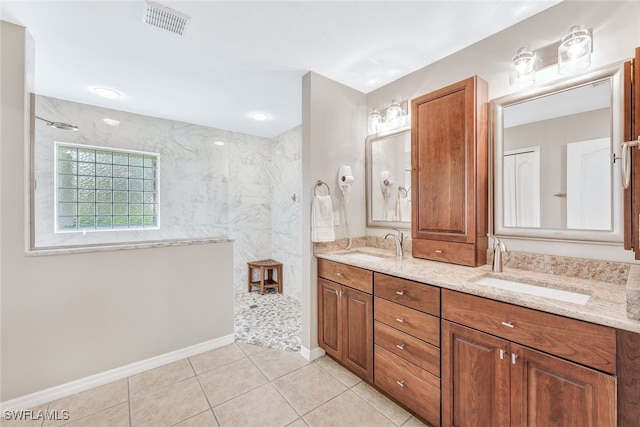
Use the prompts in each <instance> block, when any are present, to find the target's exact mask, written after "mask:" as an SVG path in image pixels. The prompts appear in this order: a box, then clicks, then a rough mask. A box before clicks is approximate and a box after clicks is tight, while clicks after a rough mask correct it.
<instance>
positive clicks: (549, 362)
mask: <svg viewBox="0 0 640 427" xmlns="http://www.w3.org/2000/svg"><path fill="white" fill-rule="evenodd" d="M369 252H370V255H368V256H362V255H360V254H358V255H359V256H356V255H353V251H352V252H347V251H341V252H340V251H339V252H333V253H327V254H317V257H318V258H320V259H319V260H318V264H319V268H318V272H319V273H318V274H319V278H318V284H319V286H318V289H319V290H318V292H319V310H320V316H319V335H320V337H322V338H321V339H320V346H321V347H322V348H324V349H325V350H326V351H327V353H328V354H329V355H330V356H332V357H333V358H334V359H336V360H337V361H338V362H341V363H342V364H343V365H344V366H346V367H347V368H349V369H350V370H351V371H352V372H354V373H355V374H356V375H358V376H360V377H361V378H363V379H364V380H365V381H367V382H369V383H370V384H372V385H374V386H375V387H376V388H377V389H378V390H380V391H382V392H383V393H384V394H386V395H387V396H389V397H391V398H392V399H393V400H395V401H396V402H398V403H399V404H401V405H402V406H404V407H405V408H407V409H408V410H410V411H411V412H412V413H414V414H415V415H417V416H418V417H420V418H421V419H422V420H424V421H426V422H428V423H429V424H431V425H434V426H440V425H442V426H469V425H491V426H507V425H514V426H516V425H517V426H524V425H538V426H541V425H591V426H636V425H637V422H638V421H639V420H640V400H638V394H637V393H638V391H637V390H636V388H637V386H634V384H637V381H640V378H639V374H638V371H637V366H639V365H640V354H639V353H638V350H639V349H640V321H638V320H634V319H630V318H628V317H627V313H626V309H625V307H626V293H625V289H626V287H625V286H624V285H620V284H614V283H607V282H605V281H600V280H586V279H578V278H575V277H563V276H554V275H551V274H546V273H537V272H533V271H526V270H515V269H511V268H505V272H504V273H502V274H501V275H498V274H495V273H491V271H490V267H489V266H482V267H478V268H470V267H465V266H457V265H452V264H444V263H439V262H433V261H428V260H421V259H416V258H411V257H404V258H401V259H400V258H396V257H391V256H389V254H388V251H387V252H383V251H381V250H379V249H378V250H375V249H373V250H370V251H369ZM632 268H635V267H632ZM487 277H504V278H508V279H511V280H512V281H519V282H522V283H524V284H528V286H535V287H539V288H544V289H546V290H544V289H543V291H542V293H540V295H534V294H532V293H528V294H525V293H521V292H518V291H515V290H514V291H510V290H504V289H499V288H497V287H493V286H488V285H486V284H483V282H482V279H483V278H487ZM498 280H500V279H498ZM363 287H364V288H363ZM331 289H334V290H331ZM362 289H365V291H363V290H362ZM525 290H526V289H525ZM549 290H552V291H560V292H561V293H560V294H557V295H555V294H553V293H548V294H547V293H545V292H549ZM336 291H337V292H336ZM526 291H527V292H529V290H526ZM341 292H342V293H341ZM353 292H356V295H360V294H359V293H362V294H364V295H362V296H363V300H362V301H356V302H353V301H350V300H353V297H349V294H350V293H353ZM562 292H565V293H566V295H565V294H562ZM327 294H328V295H329V297H327V296H326V295H327ZM580 295H583V296H585V297H587V299H586V300H585V299H581V298H580ZM345 297H347V298H345ZM340 298H343V300H342V301H336V302H331V303H330V304H327V300H328V299H329V300H331V301H333V300H334V299H335V300H339V299H340ZM566 298H569V299H572V298H576V301H579V303H575V302H569V301H567V300H566ZM339 312H341V313H342V314H341V315H337V317H338V318H340V321H341V322H342V323H343V326H342V328H343V329H342V330H343V331H346V332H342V333H343V334H346V336H348V338H347V337H346V336H344V335H343V338H342V341H341V342H343V343H344V346H343V347H342V352H341V355H340V356H338V357H336V356H335V354H336V353H335V351H334V347H335V345H333V344H332V343H331V342H330V341H333V342H335V338H333V337H337V336H339V333H340V332H339V331H340V330H341V329H340V327H336V326H333V325H334V316H333V314H332V313H339ZM327 331H335V332H331V333H328V332H327ZM329 336H330V337H332V338H330V339H329V338H328V337H329ZM371 358H372V360H373V365H372V366H371V365H369V360H371ZM354 359H355V361H356V362H355V365H356V367H355V368H354ZM365 368H366V369H365ZM371 369H372V370H371Z"/></svg>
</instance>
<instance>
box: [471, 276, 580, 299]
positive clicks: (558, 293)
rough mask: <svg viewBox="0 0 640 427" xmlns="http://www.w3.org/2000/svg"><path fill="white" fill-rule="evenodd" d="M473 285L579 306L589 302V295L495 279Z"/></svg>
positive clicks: (483, 280)
mask: <svg viewBox="0 0 640 427" xmlns="http://www.w3.org/2000/svg"><path fill="white" fill-rule="evenodd" d="M473 283H475V284H478V285H484V286H491V287H494V288H497V289H504V290H506V291H513V292H519V293H522V294H527V295H534V296H537V297H543V298H551V299H554V300H558V301H564V302H570V303H573V304H579V305H585V304H586V303H587V301H589V297H590V296H589V295H585V294H581V293H577V292H570V291H563V290H560V289H555V288H548V287H545V286H536V285H529V284H526V283H521V282H516V281H513V280H507V279H498V278H495V277H482V278H480V279H478V280H476V281H475V282H473Z"/></svg>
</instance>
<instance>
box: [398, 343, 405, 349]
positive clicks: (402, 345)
mask: <svg viewBox="0 0 640 427" xmlns="http://www.w3.org/2000/svg"><path fill="white" fill-rule="evenodd" d="M396 347H398V348H399V349H400V350H404V344H396Z"/></svg>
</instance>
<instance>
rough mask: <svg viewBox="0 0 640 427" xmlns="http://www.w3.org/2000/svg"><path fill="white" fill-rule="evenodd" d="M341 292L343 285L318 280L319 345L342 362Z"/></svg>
mask: <svg viewBox="0 0 640 427" xmlns="http://www.w3.org/2000/svg"><path fill="white" fill-rule="evenodd" d="M341 292H343V287H342V286H341V285H339V284H337V283H334V282H331V281H329V280H325V279H320V278H319V279H318V343H319V344H320V347H322V348H323V349H324V351H326V352H327V354H329V355H330V356H332V357H334V358H335V359H337V360H342V345H343V327H342V324H343V319H342V316H343V314H342V311H341V306H340V299H341V297H340V293H341Z"/></svg>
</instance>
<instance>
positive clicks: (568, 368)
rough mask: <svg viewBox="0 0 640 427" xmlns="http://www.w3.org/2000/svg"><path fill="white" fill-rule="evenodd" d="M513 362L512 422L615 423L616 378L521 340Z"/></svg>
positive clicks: (557, 426)
mask: <svg viewBox="0 0 640 427" xmlns="http://www.w3.org/2000/svg"><path fill="white" fill-rule="evenodd" d="M511 352H512V353H513V354H514V355H516V356H517V357H516V358H515V360H514V362H515V363H512V366H511V394H512V401H511V424H512V425H513V426H523V427H524V426H532V427H533V426H544V427H573V426H580V427H605V426H606V427H614V426H615V425H616V379H615V377H613V376H611V375H606V374H603V373H601V372H598V371H595V370H593V369H589V368H586V367H584V366H580V365H577V364H575V363H572V362H568V361H566V360H562V359H559V358H557V357H554V356H550V355H547V354H545V353H540V352H538V351H535V350H532V349H530V348H527V347H522V346H520V345H518V344H513V343H512V344H511Z"/></svg>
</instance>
